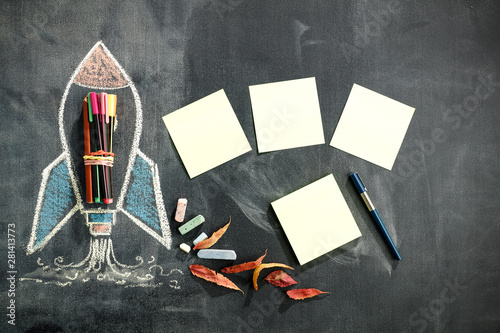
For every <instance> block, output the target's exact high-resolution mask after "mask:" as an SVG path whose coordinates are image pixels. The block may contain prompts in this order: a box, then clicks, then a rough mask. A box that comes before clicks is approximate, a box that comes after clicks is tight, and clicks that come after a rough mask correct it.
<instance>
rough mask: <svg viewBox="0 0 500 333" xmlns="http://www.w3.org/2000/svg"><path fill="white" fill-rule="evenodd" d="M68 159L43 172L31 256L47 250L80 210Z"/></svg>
mask: <svg viewBox="0 0 500 333" xmlns="http://www.w3.org/2000/svg"><path fill="white" fill-rule="evenodd" d="M66 157H67V156H66V154H64V153H63V154H61V155H60V156H59V157H58V158H57V159H56V160H54V162H52V163H51V164H50V165H49V166H47V167H46V168H45V170H43V173H42V183H41V185H40V191H39V194H38V202H37V205H36V210H35V217H34V219H33V227H32V230H31V236H30V241H29V244H28V247H27V253H28V254H31V253H33V252H35V251H36V250H39V249H41V248H43V247H44V246H45V244H46V243H47V242H48V241H49V240H50V239H51V238H52V237H53V236H54V235H55V234H56V233H57V232H58V231H59V230H60V229H61V228H62V226H63V225H64V224H66V222H67V221H68V220H69V219H70V218H71V216H73V215H74V213H75V212H76V211H77V210H78V209H79V208H80V207H79V206H80V205H79V204H78V197H77V196H76V195H75V192H74V187H73V185H74V184H73V183H72V179H71V175H70V170H69V167H68V161H67V160H66Z"/></svg>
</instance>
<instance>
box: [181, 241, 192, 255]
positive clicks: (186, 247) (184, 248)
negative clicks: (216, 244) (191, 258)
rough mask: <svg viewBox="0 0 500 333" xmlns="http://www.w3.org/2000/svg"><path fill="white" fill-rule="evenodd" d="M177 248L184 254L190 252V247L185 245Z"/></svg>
mask: <svg viewBox="0 0 500 333" xmlns="http://www.w3.org/2000/svg"><path fill="white" fill-rule="evenodd" d="M179 248H180V249H181V250H182V251H184V252H186V253H189V251H191V246H189V245H187V244H186V243H182V244H181V245H179Z"/></svg>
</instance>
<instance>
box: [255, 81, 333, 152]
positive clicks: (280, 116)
mask: <svg viewBox="0 0 500 333" xmlns="http://www.w3.org/2000/svg"><path fill="white" fill-rule="evenodd" d="M249 90H250V98H251V101H252V112H253V119H254V124H255V135H256V137H257V147H258V150H259V153H264V152H269V151H274V150H280V149H289V148H296V147H304V146H311V145H316V144H323V143H325V137H324V134H323V124H322V122H321V112H320V108H319V101H318V92H317V90H316V80H315V78H313V77H311V78H306V79H298V80H290V81H282V82H275V83H265V84H259V85H256V86H250V87H249Z"/></svg>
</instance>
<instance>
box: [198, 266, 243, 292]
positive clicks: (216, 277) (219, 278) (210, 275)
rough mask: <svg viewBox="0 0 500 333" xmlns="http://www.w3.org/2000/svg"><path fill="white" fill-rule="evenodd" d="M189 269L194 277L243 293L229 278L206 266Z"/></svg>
mask: <svg viewBox="0 0 500 333" xmlns="http://www.w3.org/2000/svg"><path fill="white" fill-rule="evenodd" d="M189 269H190V270H191V273H193V275H194V276H197V277H199V278H202V279H203V280H207V281H210V282H213V283H215V284H217V285H219V286H222V287H226V288H229V289H234V290H239V291H241V292H242V293H243V290H241V289H240V288H238V286H237V285H235V284H234V283H233V282H232V281H231V280H229V279H228V278H227V277H225V276H224V275H222V274H219V273H217V272H215V271H213V270H211V269H209V268H207V267H205V266H202V265H191V266H189Z"/></svg>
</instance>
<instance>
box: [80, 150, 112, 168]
mask: <svg viewBox="0 0 500 333" xmlns="http://www.w3.org/2000/svg"><path fill="white" fill-rule="evenodd" d="M97 155H105V156H97ZM83 159H84V165H104V166H109V167H112V166H113V162H114V160H115V154H114V153H110V152H107V151H104V150H98V151H95V152H92V153H90V155H84V156H83Z"/></svg>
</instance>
